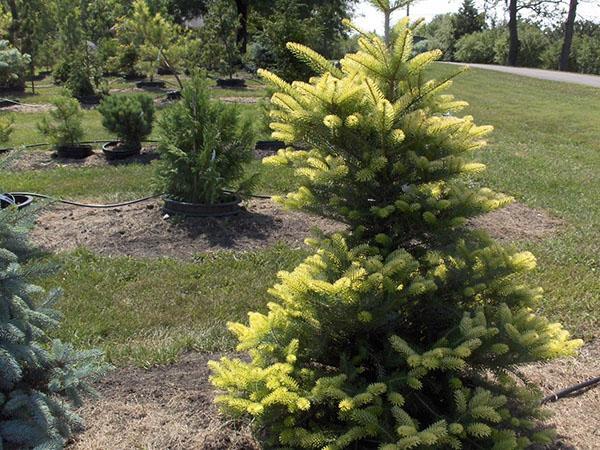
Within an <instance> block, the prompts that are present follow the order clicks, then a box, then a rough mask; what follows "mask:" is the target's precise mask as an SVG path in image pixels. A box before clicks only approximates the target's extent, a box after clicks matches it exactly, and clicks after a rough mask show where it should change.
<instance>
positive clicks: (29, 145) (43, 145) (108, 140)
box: [0, 139, 158, 153]
mask: <svg viewBox="0 0 600 450" xmlns="http://www.w3.org/2000/svg"><path fill="white" fill-rule="evenodd" d="M107 142H112V140H111V139H102V140H99V141H83V142H80V144H105V143H107ZM142 143H146V144H156V143H158V141H156V140H152V139H149V140H145V141H142ZM51 145H52V144H50V143H49V142H41V143H39V144H27V145H19V146H18V147H5V148H0V153H8V152H10V151H13V150H21V149H23V150H27V149H30V148H39V147H50V146H51Z"/></svg>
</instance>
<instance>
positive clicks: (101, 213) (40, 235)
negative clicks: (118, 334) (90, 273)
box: [31, 199, 343, 259]
mask: <svg viewBox="0 0 600 450" xmlns="http://www.w3.org/2000/svg"><path fill="white" fill-rule="evenodd" d="M314 227H317V228H319V229H321V230H323V231H326V232H333V231H336V230H341V229H343V225H340V224H339V223H337V222H333V221H330V220H326V219H322V218H319V217H314V216H310V215H307V214H303V213H299V212H290V211H286V210H284V209H283V208H281V207H279V206H277V205H275V204H274V203H273V202H272V201H271V200H262V199H260V200H259V199H257V200H251V201H249V202H248V203H247V204H246V206H245V209H244V210H242V212H241V213H240V214H238V215H235V216H230V217H218V218H187V219H183V218H179V217H168V216H166V215H165V213H164V212H163V211H162V202H161V201H160V200H154V201H149V202H146V203H142V204H136V205H130V206H126V207H122V208H115V209H94V210H90V209H85V208H77V207H71V206H63V205H61V206H55V207H52V208H50V209H49V210H47V211H46V212H44V213H42V214H41V215H40V216H39V217H38V219H37V221H36V226H35V228H34V230H33V231H32V235H31V237H32V240H33V242H35V243H36V244H37V245H39V246H40V247H41V248H42V249H44V250H48V251H52V252H59V251H68V250H72V249H74V248H77V247H79V246H85V247H87V248H89V249H91V250H93V251H95V252H97V253H100V254H103V255H110V256H116V255H126V256H134V257H173V258H178V259H192V258H193V256H194V255H195V254H198V253H201V252H210V251H217V250H237V251H244V250H253V249H257V248H265V247H269V246H272V245H273V244H275V243H277V242H285V243H287V244H289V245H293V246H296V245H297V246H300V245H302V243H303V242H304V239H305V238H306V237H307V236H308V235H310V231H311V229H313V228H314Z"/></svg>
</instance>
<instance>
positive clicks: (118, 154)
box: [102, 141, 142, 161]
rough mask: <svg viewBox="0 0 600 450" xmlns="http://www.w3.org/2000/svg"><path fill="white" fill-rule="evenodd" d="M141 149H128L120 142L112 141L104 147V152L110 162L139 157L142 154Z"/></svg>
mask: <svg viewBox="0 0 600 450" xmlns="http://www.w3.org/2000/svg"><path fill="white" fill-rule="evenodd" d="M141 150H142V149H141V147H137V148H135V147H133V148H132V147H126V146H124V145H123V143H122V142H120V141H111V142H107V143H106V144H104V145H103V146H102V152H103V153H104V156H106V159H107V160H109V161H114V160H118V159H126V158H129V157H131V156H137V155H139V154H140V151H141Z"/></svg>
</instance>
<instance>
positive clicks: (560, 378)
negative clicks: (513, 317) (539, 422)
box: [522, 340, 600, 450]
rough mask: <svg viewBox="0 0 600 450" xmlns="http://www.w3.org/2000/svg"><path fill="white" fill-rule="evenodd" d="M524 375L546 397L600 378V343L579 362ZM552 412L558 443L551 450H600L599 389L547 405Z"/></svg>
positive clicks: (530, 370)
mask: <svg viewBox="0 0 600 450" xmlns="http://www.w3.org/2000/svg"><path fill="white" fill-rule="evenodd" d="M522 372H523V373H524V374H525V376H526V377H527V378H528V379H529V380H530V381H532V382H533V383H534V384H535V385H537V386H540V387H541V388H542V391H543V392H544V395H551V394H552V393H554V392H556V391H559V390H561V389H564V388H567V387H569V386H572V385H575V384H577V383H581V382H583V381H587V380H589V379H591V378H594V377H597V376H600V340H595V341H593V342H590V343H588V344H587V345H586V346H585V347H584V348H583V349H582V350H581V352H580V354H579V356H578V357H576V358H564V359H560V360H557V361H553V362H551V363H549V364H534V365H530V366H527V367H525V368H524V369H523V370H522ZM547 407H548V409H550V411H552V412H553V414H554V415H553V417H552V418H551V419H550V420H549V423H551V424H553V425H554V426H556V429H557V431H558V434H559V439H558V441H557V442H556V444H555V445H554V446H553V447H551V449H552V450H559V449H561V450H573V449H577V450H597V449H598V448H600V386H596V387H594V388H592V389H589V390H588V391H587V392H584V393H583V394H581V395H577V396H574V397H569V398H562V399H560V400H558V401H557V402H550V403H548V404H547Z"/></svg>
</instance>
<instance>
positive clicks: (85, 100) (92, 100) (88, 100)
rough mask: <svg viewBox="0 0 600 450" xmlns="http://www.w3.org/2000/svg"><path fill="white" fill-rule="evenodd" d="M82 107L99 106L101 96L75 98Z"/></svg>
mask: <svg viewBox="0 0 600 450" xmlns="http://www.w3.org/2000/svg"><path fill="white" fill-rule="evenodd" d="M75 98H76V99H77V100H78V101H79V103H81V104H82V105H99V104H100V102H101V101H102V96H101V95H96V94H94V95H80V96H77V97H75Z"/></svg>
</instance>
